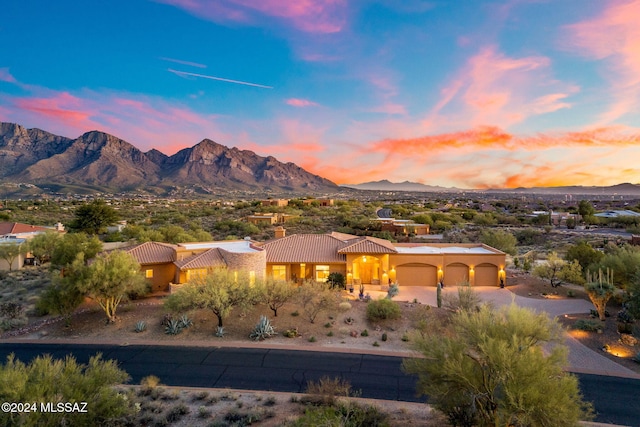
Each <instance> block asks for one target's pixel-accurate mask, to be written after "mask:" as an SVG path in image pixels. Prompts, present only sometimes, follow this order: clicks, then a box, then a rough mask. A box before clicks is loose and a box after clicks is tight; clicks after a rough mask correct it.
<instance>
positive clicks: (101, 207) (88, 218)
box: [69, 199, 118, 235]
mask: <svg viewBox="0 0 640 427" xmlns="http://www.w3.org/2000/svg"><path fill="white" fill-rule="evenodd" d="M117 220H118V213H117V212H116V210H115V209H113V208H112V207H111V206H109V205H108V204H107V203H106V202H105V201H104V200H101V199H98V200H94V201H93V202H91V203H87V204H84V205H82V206H80V207H79V208H78V209H77V210H76V216H75V219H74V220H73V221H72V222H71V224H69V228H70V229H71V230H74V231H81V232H84V233H87V234H91V235H93V234H100V233H104V232H105V231H106V230H107V226H109V225H112V224H114V223H115V222H116V221H117Z"/></svg>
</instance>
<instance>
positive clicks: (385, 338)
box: [381, 332, 389, 341]
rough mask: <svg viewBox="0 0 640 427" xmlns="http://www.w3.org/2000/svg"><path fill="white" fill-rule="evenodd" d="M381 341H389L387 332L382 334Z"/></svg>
mask: <svg viewBox="0 0 640 427" xmlns="http://www.w3.org/2000/svg"><path fill="white" fill-rule="evenodd" d="M381 339H382V341H386V340H388V339H389V337H388V336H387V333H386V332H385V333H383V334H382V338H381Z"/></svg>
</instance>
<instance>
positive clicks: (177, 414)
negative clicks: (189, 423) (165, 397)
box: [167, 403, 189, 423]
mask: <svg viewBox="0 0 640 427" xmlns="http://www.w3.org/2000/svg"><path fill="white" fill-rule="evenodd" d="M188 413H189V408H188V407H187V405H185V404H184V403H181V404H179V405H175V406H173V407H172V408H171V409H170V410H169V412H167V421H169V422H170V423H175V422H176V421H179V420H180V419H181V418H182V417H184V416H185V415H187V414H188Z"/></svg>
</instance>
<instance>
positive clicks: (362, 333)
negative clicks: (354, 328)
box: [360, 329, 369, 337]
mask: <svg viewBox="0 0 640 427" xmlns="http://www.w3.org/2000/svg"><path fill="white" fill-rule="evenodd" d="M360 336H361V337H368V336H369V331H367V330H366V329H365V330H364V331H362V332H360Z"/></svg>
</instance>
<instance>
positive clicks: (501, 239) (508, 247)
mask: <svg viewBox="0 0 640 427" xmlns="http://www.w3.org/2000/svg"><path fill="white" fill-rule="evenodd" d="M480 241H481V242H482V243H484V244H485V245H489V246H491V247H494V248H496V249H498V250H501V251H502V252H506V253H508V254H509V255H515V254H516V253H517V250H516V244H517V243H518V240H517V239H516V237H515V236H514V235H513V234H511V233H509V232H508V231H503V230H483V231H482V233H480Z"/></svg>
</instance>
